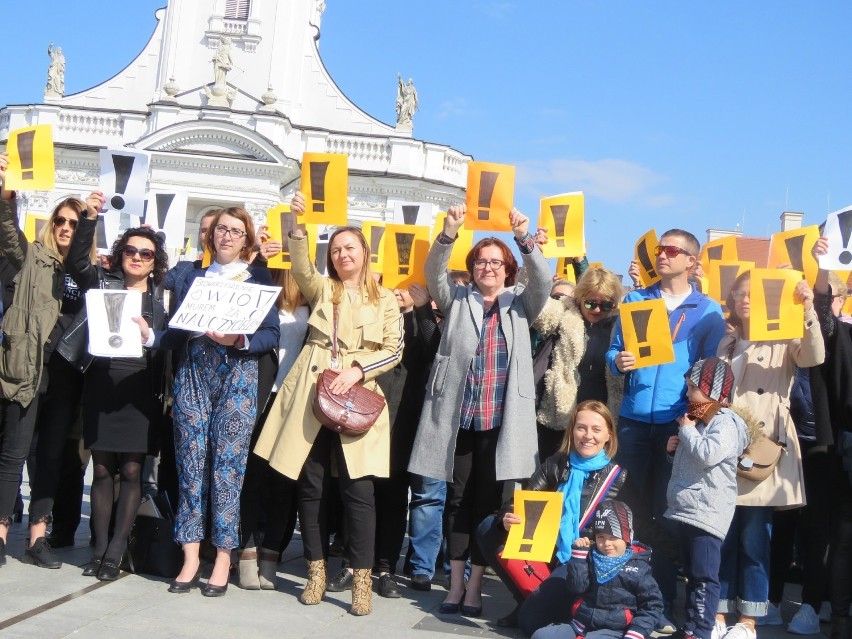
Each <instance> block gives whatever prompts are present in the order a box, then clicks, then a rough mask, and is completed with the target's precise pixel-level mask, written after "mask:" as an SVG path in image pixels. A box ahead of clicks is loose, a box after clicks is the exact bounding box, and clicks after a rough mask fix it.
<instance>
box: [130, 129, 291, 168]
mask: <svg viewBox="0 0 852 639" xmlns="http://www.w3.org/2000/svg"><path fill="white" fill-rule="evenodd" d="M134 146H135V147H136V148H140V149H144V150H146V151H165V152H172V153H192V154H196V155H210V156H216V157H232V158H237V159H242V160H258V161H261V162H282V160H284V159H285V158H284V156H283V154H282V153H281V151H280V150H279V149H277V148H276V147H274V145H273V144H272V143H271V142H270V141H269V140H266V139H265V138H262V137H261V136H259V135H257V134H256V133H255V132H254V131H251V130H248V129H243V128H241V127H237V126H234V125H231V124H226V123H217V124H215V125H211V124H207V125H199V124H198V123H193V124H192V125H187V124H182V125H177V126H172V127H167V128H166V129H163V130H161V131H158V132H156V133H154V134H152V135H150V136H147V137H145V138H143V139H141V140H139V141H138V142H137V143H136V144H135V145H134Z"/></svg>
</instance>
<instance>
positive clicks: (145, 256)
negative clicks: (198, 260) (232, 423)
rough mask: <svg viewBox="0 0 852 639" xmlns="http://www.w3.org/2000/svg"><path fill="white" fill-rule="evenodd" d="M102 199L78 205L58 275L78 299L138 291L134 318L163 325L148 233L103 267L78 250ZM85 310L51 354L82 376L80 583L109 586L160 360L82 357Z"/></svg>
mask: <svg viewBox="0 0 852 639" xmlns="http://www.w3.org/2000/svg"><path fill="white" fill-rule="evenodd" d="M103 203H104V199H103V195H102V194H100V193H93V194H92V195H91V196H90V197H89V199H88V200H87V201H86V204H87V214H86V216H84V217H83V218H82V219H80V222H79V226H78V228H77V233H76V235H75V236H74V240H73V241H72V242H71V249H70V250H69V251H68V258H67V260H66V269H67V271H68V273H69V274H70V275H71V276H72V277H73V278H74V279H75V280H76V281H77V283H78V284H79V286H80V291H81V293H85V291H88V290H89V289H91V288H102V289H119V290H122V289H123V290H128V291H139V292H140V293H141V294H142V317H144V318H145V320H146V322H147V323H149V324H151V325H152V326H154V327H155V328H157V329H160V328H163V327H164V326H165V319H166V318H165V310H164V308H163V300H162V294H161V292H160V291H159V290H158V288H157V287H158V286H159V285H160V283H161V282H162V281H163V277H164V275H165V273H166V269H167V268H168V266H169V260H168V256H167V255H166V251H165V248H164V246H163V242H162V240H160V239H159V238H158V237H157V235H156V234H155V233H154V231H153V230H152V229H150V228H144V227H143V228H134V229H129V230H127V231H125V233H124V234H123V235H122V236H121V237H120V238H119V239H118V240H116V242H115V244H114V245H113V247H112V251H111V253H110V255H109V257H108V259H107V265H108V267H107V268H103V267H101V266H100V265H96V264H92V263H91V261H90V260H89V259H88V255H87V253H86V248H87V247H88V246H89V245H91V243H92V239H93V238H94V236H95V228H96V227H97V219H98V211H99V210H100V208H101V207H102V206H103ZM87 328H88V324H87V313H86V308H85V306H84V307H83V309H82V310H81V311H80V313H78V314H77V316H76V317H75V318H74V322H73V323H72V325H71V326H70V328H69V329H68V330H67V331H66V332H65V335H63V337H62V341H61V342H60V344H59V346H58V348H57V350H58V352H59V353H60V354H61V355H62V356H63V357H65V358H66V359H68V360H69V361H71V362H72V363H73V364H74V365H75V366H77V367H78V368H79V369H80V370H81V371H85V372H84V383H83V439H84V444H85V446H86V448H87V449H89V450H91V451H92V462H93V466H94V478H93V480H92V493H91V502H92V532H93V533H94V541H95V547H94V549H93V551H92V561H91V562H90V563H89V564H88V565H87V566H86V568H85V569H84V570H83V575H84V576H87V577H97V578H98V579H100V580H101V581H113V580H115V579H116V578H117V577H118V574H119V566H120V565H121V559H122V557H123V556H124V552H125V550H126V548H127V538H128V535H129V534H130V529H131V527H132V526H133V521H134V520H135V519H136V511H137V510H138V508H139V502H140V499H141V491H142V484H141V481H140V473H141V471H142V466H143V464H144V462H145V455H146V454H147V453H152V454H155V453H156V448H157V442H156V435H157V433H158V432H159V418H160V416H161V415H162V402H161V399H160V397H161V391H162V381H161V380H162V379H163V367H162V363H163V357H162V355H161V354H160V353H155V352H151V351H146V352H145V354H143V355H142V356H141V357H136V358H130V357H121V358H108V357H92V356H91V355H89V354H88V350H87V344H88V331H87ZM116 473H118V474H119V476H120V479H121V486H120V490H119V494H118V502H117V503H116V505H115V526H114V529H113V535H112V538H111V539H110V538H109V524H110V518H111V515H112V510H113V501H114V495H113V493H114V487H115V484H114V481H113V478H114V477H115V475H116Z"/></svg>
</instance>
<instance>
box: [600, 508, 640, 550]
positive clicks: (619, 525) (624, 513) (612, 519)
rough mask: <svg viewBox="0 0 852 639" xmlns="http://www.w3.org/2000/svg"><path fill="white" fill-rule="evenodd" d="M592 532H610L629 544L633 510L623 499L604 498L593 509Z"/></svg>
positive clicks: (631, 533)
mask: <svg viewBox="0 0 852 639" xmlns="http://www.w3.org/2000/svg"><path fill="white" fill-rule="evenodd" d="M592 532H594V534H596V535H597V534H598V533H607V534H610V535H612V536H613V537H618V538H619V539H623V540H624V543H626V544H628V545H629V544H630V542H631V541H633V511H631V510H630V506H628V505H627V504H625V503H624V502H623V501H616V500H614V499H606V500H604V501H603V502H601V504H600V505H599V506H598V509H597V510H596V511H595V520H594V522H593V523H592Z"/></svg>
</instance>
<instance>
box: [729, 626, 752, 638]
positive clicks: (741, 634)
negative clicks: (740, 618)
mask: <svg viewBox="0 0 852 639" xmlns="http://www.w3.org/2000/svg"><path fill="white" fill-rule="evenodd" d="M725 639H757V632H755V631H754V630H752V629H751V626H750V625H748V624H744V623H738V624H736V625H734V626H731V627H730V628H729V629H728V632H727V634H725Z"/></svg>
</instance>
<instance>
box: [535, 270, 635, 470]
mask: <svg viewBox="0 0 852 639" xmlns="http://www.w3.org/2000/svg"><path fill="white" fill-rule="evenodd" d="M621 297H622V287H621V281H620V279H619V278H618V276H617V275H615V273H613V272H612V271H609V270H607V269H605V268H601V267H592V268H589V269H588V270H586V271H585V272H584V273H583V275H582V276H581V277H580V279H579V281H578V282H577V284H576V286H575V287H574V292H573V296H567V295H559V296H557V295H554V294H553V293H551V299H549V300H548V301H547V304H545V306H544V309H543V310H542V311H541V314H540V315H539V316H538V319H536V321H535V322H534V323H533V328H534V329H536V331H538V334H539V336H540V337H541V338H542V339H544V340H545V342H547V341H550V342H551V348H550V354H549V358H548V359H547V361H546V362H542V364H544V363H546V365H547V367H546V369H545V372H544V373H543V375H542V377H541V380H540V381H539V383H538V387H537V388H536V397H537V399H538V404H537V411H536V423H537V426H538V442H539V450H538V452H539V458H540V459H547V458H548V457H549V456H550V455H552V454H553V453H554V452H556V449H557V448H558V447H559V445H560V442H561V441H562V436H563V434H564V432H565V427H566V425H567V423H568V419H569V417H570V415H571V413H572V412H573V410H574V406H576V405H577V404H578V403H580V402H583V401H586V400H588V399H596V400H599V401H601V402H604V403H605V404H606V405H607V406H608V408H609V410H610V412H611V413H612V414H613V415H618V410H619V407H620V405H621V396H622V390H621V389H622V387H623V382H622V380H619V379H616V378H615V376H614V375H612V374H611V373H609V371H608V368H607V366H606V360H605V356H606V351H607V349H609V344H610V341H611V339H612V330H613V327H614V326H615V318H616V316H617V311H618V304H619V302H620V301H621ZM542 368H543V366H542ZM535 370H538V367H535Z"/></svg>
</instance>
